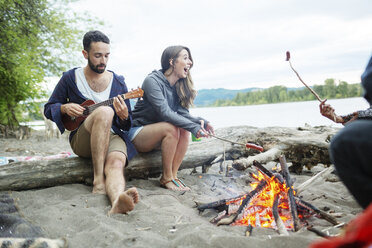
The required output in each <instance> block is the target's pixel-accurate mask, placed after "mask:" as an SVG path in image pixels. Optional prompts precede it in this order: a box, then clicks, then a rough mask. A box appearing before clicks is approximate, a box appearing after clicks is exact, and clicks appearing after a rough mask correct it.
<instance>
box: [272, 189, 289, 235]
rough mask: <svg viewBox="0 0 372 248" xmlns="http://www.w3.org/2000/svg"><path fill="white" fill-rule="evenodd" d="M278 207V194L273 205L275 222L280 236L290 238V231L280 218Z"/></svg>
mask: <svg viewBox="0 0 372 248" xmlns="http://www.w3.org/2000/svg"><path fill="white" fill-rule="evenodd" d="M278 205H279V194H277V195H276V196H275V198H274V203H273V208H272V210H273V216H274V220H275V223H276V227H277V228H278V232H279V234H280V235H285V236H289V234H288V231H287V229H286V228H285V225H284V223H283V220H282V219H281V218H280V216H279V211H278Z"/></svg>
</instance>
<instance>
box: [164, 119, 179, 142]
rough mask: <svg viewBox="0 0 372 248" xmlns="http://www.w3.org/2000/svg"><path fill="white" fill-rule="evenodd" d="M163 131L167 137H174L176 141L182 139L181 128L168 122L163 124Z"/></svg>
mask: <svg viewBox="0 0 372 248" xmlns="http://www.w3.org/2000/svg"><path fill="white" fill-rule="evenodd" d="M162 129H163V131H164V134H165V136H167V135H168V136H172V137H174V138H176V139H179V137H180V128H178V127H176V126H175V125H173V124H170V123H167V122H164V123H163V126H162Z"/></svg>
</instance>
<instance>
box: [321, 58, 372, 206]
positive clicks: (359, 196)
mask: <svg viewBox="0 0 372 248" xmlns="http://www.w3.org/2000/svg"><path fill="white" fill-rule="evenodd" d="M362 85H363V88H364V90H365V95H364V97H365V99H366V100H367V101H368V102H369V104H372V57H371V59H370V61H369V63H368V65H367V68H366V70H365V72H364V73H363V74H362ZM323 105H324V104H323ZM328 106H329V105H328ZM328 106H326V107H327V108H328V109H325V108H324V107H325V106H322V104H321V106H320V110H321V113H322V114H323V115H325V116H326V117H328V118H329V116H331V114H332V113H334V110H333V109H332V108H329V107H328ZM370 112H372V111H371V109H367V110H365V111H358V112H355V113H354V114H351V120H349V121H348V122H347V124H346V125H345V127H344V128H343V129H342V130H341V131H340V132H339V133H338V134H337V135H336V136H335V137H334V138H333V139H332V141H331V145H330V156H331V161H332V162H333V164H334V165H335V167H336V170H337V172H338V175H339V176H340V178H341V179H342V181H343V182H344V184H345V185H346V187H347V188H348V189H349V191H350V192H351V193H352V195H353V196H354V197H355V199H356V200H357V202H358V203H359V204H360V205H361V206H362V207H363V208H367V206H368V205H370V204H371V203H372V120H371V119H372V114H370ZM336 117H337V119H339V118H338V116H337V115H336ZM341 119H342V120H341ZM341 119H340V121H339V122H342V123H344V122H345V119H346V121H347V118H345V117H341Z"/></svg>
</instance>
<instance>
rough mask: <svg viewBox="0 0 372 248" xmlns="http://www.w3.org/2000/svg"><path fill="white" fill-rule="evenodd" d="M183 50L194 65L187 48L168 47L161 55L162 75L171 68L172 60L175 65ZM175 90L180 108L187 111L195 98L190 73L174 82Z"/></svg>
mask: <svg viewBox="0 0 372 248" xmlns="http://www.w3.org/2000/svg"><path fill="white" fill-rule="evenodd" d="M183 49H185V50H186V51H187V52H188V53H189V58H190V60H191V61H192V62H193V64H194V61H193V60H192V57H191V53H190V49H189V48H187V47H185V46H170V47H167V48H166V49H165V50H164V52H163V54H162V55H161V68H162V72H163V73H165V72H166V71H167V70H168V69H169V68H170V67H171V64H170V61H171V60H173V61H174V63H175V61H176V60H177V58H178V57H179V55H180V52H181V51H182V50H183ZM193 64H192V65H191V67H192V66H193ZM190 69H191V68H190ZM176 90H177V95H178V97H179V98H180V104H181V106H182V107H184V108H187V109H188V108H190V107H191V106H192V105H193V103H194V99H195V97H196V90H195V89H194V82H193V81H192V78H191V74H190V71H189V72H188V73H187V77H186V78H180V79H179V80H178V81H177V82H176Z"/></svg>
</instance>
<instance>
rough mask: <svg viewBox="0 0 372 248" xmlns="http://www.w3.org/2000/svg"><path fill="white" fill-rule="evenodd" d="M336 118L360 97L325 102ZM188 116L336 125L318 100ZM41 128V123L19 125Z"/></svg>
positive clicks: (227, 122)
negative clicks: (323, 112) (322, 109)
mask: <svg viewBox="0 0 372 248" xmlns="http://www.w3.org/2000/svg"><path fill="white" fill-rule="evenodd" d="M327 102H328V103H329V104H331V105H332V106H333V107H334V108H335V110H336V113H337V114H339V115H344V114H350V113H352V112H354V111H356V110H364V109H367V108H368V107H369V105H368V103H367V101H366V100H365V99H364V98H362V97H356V98H345V99H333V100H328V101H327ZM190 113H191V114H192V115H194V116H201V117H203V118H205V119H207V120H208V121H210V122H211V123H212V125H213V127H214V128H222V127H230V126H240V125H248V126H254V127H272V126H282V127H301V126H304V125H305V123H307V124H309V125H311V126H320V125H327V126H339V127H341V125H340V124H336V123H334V122H332V121H331V120H329V119H327V118H325V117H323V116H322V115H321V114H320V113H319V102H318V101H306V102H290V103H276V104H263V105H249V106H236V107H209V108H192V109H190ZM22 124H28V125H31V126H33V128H34V129H43V128H44V121H34V122H30V123H22Z"/></svg>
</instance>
